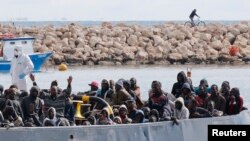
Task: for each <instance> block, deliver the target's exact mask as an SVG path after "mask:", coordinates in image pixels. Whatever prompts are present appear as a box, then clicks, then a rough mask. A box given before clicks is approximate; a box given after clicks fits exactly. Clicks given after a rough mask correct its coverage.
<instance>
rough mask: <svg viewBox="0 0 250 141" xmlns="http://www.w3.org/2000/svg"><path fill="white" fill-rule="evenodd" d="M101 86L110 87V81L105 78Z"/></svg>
mask: <svg viewBox="0 0 250 141" xmlns="http://www.w3.org/2000/svg"><path fill="white" fill-rule="evenodd" d="M101 87H102V89H103V90H107V89H109V82H108V80H107V79H103V80H102V84H101Z"/></svg>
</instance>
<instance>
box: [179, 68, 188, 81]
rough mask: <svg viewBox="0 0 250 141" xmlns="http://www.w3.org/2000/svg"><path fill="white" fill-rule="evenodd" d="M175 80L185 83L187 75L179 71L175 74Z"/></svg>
mask: <svg viewBox="0 0 250 141" xmlns="http://www.w3.org/2000/svg"><path fill="white" fill-rule="evenodd" d="M177 81H178V82H179V83H185V82H186V81H187V76H186V74H185V72H184V71H181V72H179V73H178V74H177Z"/></svg>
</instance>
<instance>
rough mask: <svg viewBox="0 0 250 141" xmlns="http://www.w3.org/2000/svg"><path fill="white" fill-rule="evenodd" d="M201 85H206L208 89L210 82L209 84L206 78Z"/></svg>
mask: <svg viewBox="0 0 250 141" xmlns="http://www.w3.org/2000/svg"><path fill="white" fill-rule="evenodd" d="M200 85H204V86H206V87H209V85H208V82H207V79H205V78H203V79H201V81H200Z"/></svg>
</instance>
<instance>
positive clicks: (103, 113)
mask: <svg viewBox="0 0 250 141" xmlns="http://www.w3.org/2000/svg"><path fill="white" fill-rule="evenodd" d="M108 117H109V112H108V109H107V108H103V109H102V111H101V113H100V117H99V119H100V120H105V119H107V118H108Z"/></svg>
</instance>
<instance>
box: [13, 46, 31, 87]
mask: <svg viewBox="0 0 250 141" xmlns="http://www.w3.org/2000/svg"><path fill="white" fill-rule="evenodd" d="M33 68H34V65H33V63H32V61H31V60H30V57H29V56H28V55H26V54H24V53H23V49H22V46H16V47H15V48H14V57H13V58H12V60H11V68H10V75H11V77H12V84H15V85H17V86H18V89H19V90H25V91H27V84H26V76H27V75H29V74H30V73H31V72H32V70H33ZM20 75H23V76H24V75H25V76H24V78H23V79H22V78H20Z"/></svg>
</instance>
